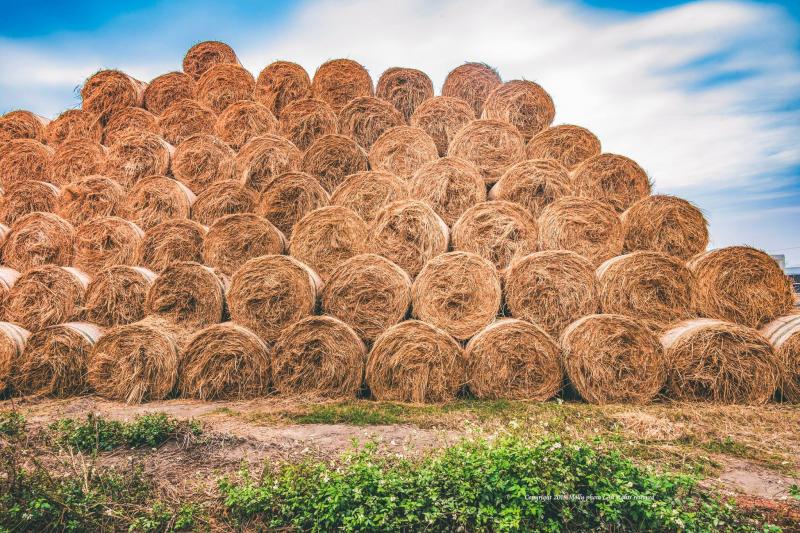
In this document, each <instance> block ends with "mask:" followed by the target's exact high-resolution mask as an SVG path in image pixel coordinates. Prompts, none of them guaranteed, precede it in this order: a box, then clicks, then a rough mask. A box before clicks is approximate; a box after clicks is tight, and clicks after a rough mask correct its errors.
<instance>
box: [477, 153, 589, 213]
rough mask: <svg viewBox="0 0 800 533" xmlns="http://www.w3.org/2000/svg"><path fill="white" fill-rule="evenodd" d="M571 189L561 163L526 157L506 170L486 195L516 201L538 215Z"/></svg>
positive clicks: (570, 191)
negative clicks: (526, 158)
mask: <svg viewBox="0 0 800 533" xmlns="http://www.w3.org/2000/svg"><path fill="white" fill-rule="evenodd" d="M573 192H574V191H573V187H572V183H571V181H570V177H569V171H567V169H566V168H564V167H563V166H562V165H561V163H559V162H558V161H555V160H552V159H529V160H527V161H520V162H519V163H517V164H515V165H513V166H511V167H510V168H509V169H508V170H506V171H505V173H504V174H503V175H502V176H501V177H500V180H498V182H497V183H495V184H494V186H493V187H492V189H491V190H490V191H489V198H491V199H492V200H507V201H509V202H515V203H518V204H519V205H521V206H523V207H524V208H525V209H527V210H528V212H529V213H530V214H531V216H533V217H534V218H538V217H539V215H540V214H542V210H543V209H544V208H545V207H547V206H548V205H550V204H552V203H553V202H554V201H556V200H557V199H559V198H562V197H564V196H569V195H571V194H573Z"/></svg>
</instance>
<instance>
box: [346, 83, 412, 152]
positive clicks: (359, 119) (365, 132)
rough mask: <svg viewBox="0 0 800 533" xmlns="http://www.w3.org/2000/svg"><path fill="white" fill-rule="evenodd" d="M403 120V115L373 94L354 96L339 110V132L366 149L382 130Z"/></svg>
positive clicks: (398, 124) (392, 126)
mask: <svg viewBox="0 0 800 533" xmlns="http://www.w3.org/2000/svg"><path fill="white" fill-rule="evenodd" d="M403 122H404V120H403V115H402V114H401V113H400V111H398V110H397V109H395V107H394V106H393V105H392V104H390V103H389V102H387V101H385V100H381V99H380V98H375V97H373V96H361V97H359V98H354V99H353V100H350V102H349V103H348V104H347V105H346V106H345V107H344V108H342V110H341V111H339V133H341V134H342V135H346V136H348V137H350V138H351V139H353V140H354V141H356V142H357V143H358V144H359V146H361V147H362V148H364V150H367V151H369V149H370V148H371V147H372V143H374V142H375V141H376V140H378V137H380V136H381V134H383V132H385V131H386V130H388V129H391V128H394V127H395V126H400V125H402V124H403Z"/></svg>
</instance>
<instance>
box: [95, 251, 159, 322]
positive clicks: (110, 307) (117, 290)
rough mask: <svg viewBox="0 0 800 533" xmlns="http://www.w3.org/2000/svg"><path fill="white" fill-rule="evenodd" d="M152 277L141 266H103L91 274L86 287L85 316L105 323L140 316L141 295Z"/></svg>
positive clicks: (136, 319) (139, 318)
mask: <svg viewBox="0 0 800 533" xmlns="http://www.w3.org/2000/svg"><path fill="white" fill-rule="evenodd" d="M155 277H156V275H155V274H154V273H153V272H152V271H151V270H148V269H146V268H143V267H137V266H128V265H116V266H112V267H108V268H104V269H103V270H101V271H100V272H98V273H97V274H95V276H94V277H93V278H92V281H91V282H90V283H89V286H88V288H87V289H86V295H85V308H86V317H87V318H88V320H89V321H91V322H94V323H96V324H100V325H103V326H107V327H111V326H119V325H121V324H131V323H133V322H136V321H138V320H141V319H143V318H144V314H145V311H144V299H145V296H146V295H147V289H149V288H150V284H151V283H152V282H153V280H154V279H155Z"/></svg>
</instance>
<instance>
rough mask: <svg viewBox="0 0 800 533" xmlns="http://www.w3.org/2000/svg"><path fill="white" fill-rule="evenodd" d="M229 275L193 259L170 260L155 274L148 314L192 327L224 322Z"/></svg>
mask: <svg viewBox="0 0 800 533" xmlns="http://www.w3.org/2000/svg"><path fill="white" fill-rule="evenodd" d="M227 288H228V278H227V277H225V276H224V275H223V274H222V273H220V272H217V271H216V270H214V269H213V268H210V267H207V266H205V265H201V264H199V263H195V262H192V261H181V262H177V263H172V264H170V265H169V266H168V267H167V268H165V269H164V270H162V271H161V273H160V274H159V275H158V276H156V279H155V280H153V283H151V284H150V288H149V289H148V290H147V297H146V298H145V301H144V308H145V310H146V312H147V314H148V315H153V316H158V317H161V318H164V319H166V320H169V321H171V322H174V323H176V324H180V325H182V326H187V327H192V328H203V327H206V326H208V325H210V324H218V323H220V322H224V321H225V318H226V315H227V309H226V305H225V292H226V291H227Z"/></svg>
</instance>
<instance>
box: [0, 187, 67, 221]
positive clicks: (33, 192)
mask: <svg viewBox="0 0 800 533" xmlns="http://www.w3.org/2000/svg"><path fill="white" fill-rule="evenodd" d="M58 194H59V191H58V187H56V186H55V185H53V184H52V183H47V182H45V181H33V180H26V181H20V182H17V183H14V184H12V185H11V186H10V187H9V188H8V189H6V190H5V191H3V194H2V195H0V220H1V221H2V222H3V223H5V224H14V222H15V221H16V220H17V219H19V218H21V217H23V216H25V215H27V214H28V213H34V212H36V211H41V212H44V213H49V212H52V211H55V210H56V202H57V200H58Z"/></svg>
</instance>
